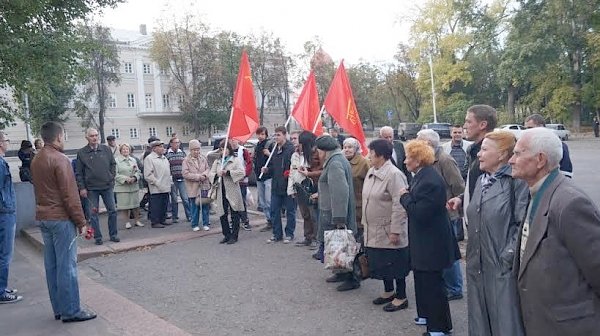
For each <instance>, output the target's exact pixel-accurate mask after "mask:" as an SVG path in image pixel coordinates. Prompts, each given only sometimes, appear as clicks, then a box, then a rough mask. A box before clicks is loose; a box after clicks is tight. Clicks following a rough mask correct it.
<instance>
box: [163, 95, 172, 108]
mask: <svg viewBox="0 0 600 336" xmlns="http://www.w3.org/2000/svg"><path fill="white" fill-rule="evenodd" d="M163 107H164V108H169V107H171V101H170V97H169V95H168V94H164V95H163Z"/></svg>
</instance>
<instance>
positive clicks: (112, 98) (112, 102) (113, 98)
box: [108, 93, 117, 108]
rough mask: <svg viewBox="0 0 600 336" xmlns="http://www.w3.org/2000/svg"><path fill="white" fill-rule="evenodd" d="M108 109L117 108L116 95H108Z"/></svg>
mask: <svg viewBox="0 0 600 336" xmlns="http://www.w3.org/2000/svg"><path fill="white" fill-rule="evenodd" d="M108 107H110V108H116V107H117V94H116V93H110V94H109V95H108Z"/></svg>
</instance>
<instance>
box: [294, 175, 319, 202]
mask: <svg viewBox="0 0 600 336" xmlns="http://www.w3.org/2000/svg"><path fill="white" fill-rule="evenodd" d="M294 190H295V191H296V195H297V197H298V201H299V202H300V203H302V204H306V205H313V202H314V200H312V199H311V198H310V196H311V195H312V194H314V193H316V192H317V187H316V186H315V184H314V183H313V181H312V179H310V178H308V177H307V178H305V179H304V180H302V182H300V183H298V182H296V183H294Z"/></svg>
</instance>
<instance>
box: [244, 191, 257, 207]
mask: <svg viewBox="0 0 600 336" xmlns="http://www.w3.org/2000/svg"><path fill="white" fill-rule="evenodd" d="M246 205H247V206H251V207H253V206H255V205H256V201H255V200H254V196H253V195H252V192H251V191H250V190H248V192H247V193H246Z"/></svg>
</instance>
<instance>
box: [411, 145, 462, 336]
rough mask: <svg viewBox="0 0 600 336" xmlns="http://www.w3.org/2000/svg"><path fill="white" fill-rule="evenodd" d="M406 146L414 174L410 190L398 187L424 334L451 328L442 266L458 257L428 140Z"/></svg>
mask: <svg viewBox="0 0 600 336" xmlns="http://www.w3.org/2000/svg"><path fill="white" fill-rule="evenodd" d="M405 149H406V159H405V160H404V163H405V164H406V168H407V169H408V171H410V172H411V173H414V174H415V175H414V177H413V179H412V180H411V183H410V191H409V190H407V189H402V190H401V191H400V193H401V194H402V196H401V197H400V203H401V204H402V206H404V208H405V209H406V212H407V213H408V242H409V246H410V262H411V267H412V270H413V274H414V281H415V299H416V301H417V314H418V316H417V318H416V319H415V323H416V324H418V325H427V333H425V334H424V335H430V336H434V335H435V336H437V335H444V334H446V333H449V332H450V331H451V330H452V319H451V317H450V307H449V305H448V297H447V296H446V290H445V288H444V279H443V278H442V270H444V269H445V268H447V267H449V266H450V265H452V263H454V261H455V260H457V259H458V258H459V257H460V252H459V250H458V245H457V243H456V239H454V235H453V233H452V229H451V227H450V220H449V217H448V212H447V210H446V183H445V182H444V179H443V178H442V177H441V176H440V175H439V174H438V173H437V172H436V171H435V169H434V168H433V167H432V164H433V163H434V161H435V154H434V152H433V148H431V146H429V144H428V143H427V142H425V141H422V140H412V141H410V142H408V143H407V144H406V147H405Z"/></svg>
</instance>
